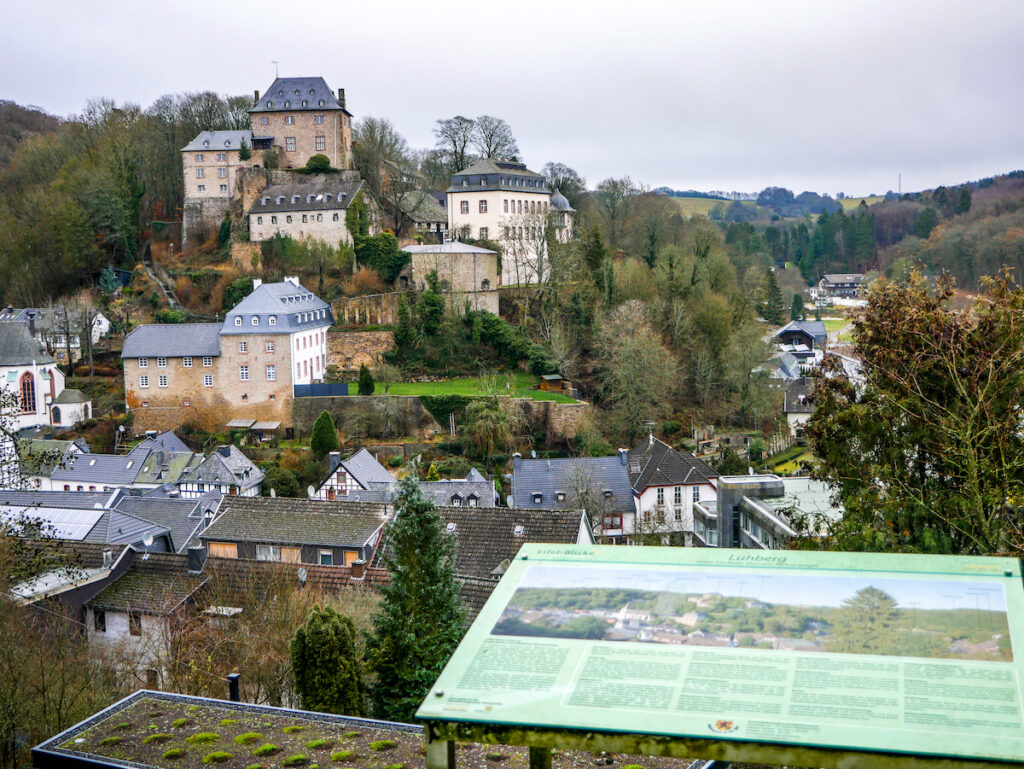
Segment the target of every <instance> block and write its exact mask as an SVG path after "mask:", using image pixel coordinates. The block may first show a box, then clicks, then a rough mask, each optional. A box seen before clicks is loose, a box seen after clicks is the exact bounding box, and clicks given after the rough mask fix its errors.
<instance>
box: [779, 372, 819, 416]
mask: <svg viewBox="0 0 1024 769" xmlns="http://www.w3.org/2000/svg"><path fill="white" fill-rule="evenodd" d="M812 390H813V383H812V381H811V380H810V379H809V378H808V377H801V378H800V379H797V380H796V381H794V382H792V383H790V385H789V387H787V388H786V402H785V405H784V406H783V408H782V410H783V412H784V413H786V414H811V413H813V412H814V404H813V403H811V392H812Z"/></svg>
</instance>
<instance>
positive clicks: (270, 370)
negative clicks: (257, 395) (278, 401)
mask: <svg viewBox="0 0 1024 769" xmlns="http://www.w3.org/2000/svg"><path fill="white" fill-rule="evenodd" d="M267 381H268V382H275V381H277V366H267Z"/></svg>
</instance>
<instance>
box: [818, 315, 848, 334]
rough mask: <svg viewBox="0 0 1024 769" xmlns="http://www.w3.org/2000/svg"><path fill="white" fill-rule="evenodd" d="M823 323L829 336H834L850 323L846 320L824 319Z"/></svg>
mask: <svg viewBox="0 0 1024 769" xmlns="http://www.w3.org/2000/svg"><path fill="white" fill-rule="evenodd" d="M823 322H824V324H825V330H826V331H827V332H828V333H830V334H834V333H836V332H837V331H838V330H839V329H841V328H842V327H843V326H845V325H846V324H847V323H849V322H850V321H848V320H847V319H846V318H824V319H823Z"/></svg>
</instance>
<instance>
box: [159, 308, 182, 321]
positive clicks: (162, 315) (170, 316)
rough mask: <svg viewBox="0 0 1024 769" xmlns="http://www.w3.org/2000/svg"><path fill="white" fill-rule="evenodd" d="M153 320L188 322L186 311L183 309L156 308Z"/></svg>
mask: <svg viewBox="0 0 1024 769" xmlns="http://www.w3.org/2000/svg"><path fill="white" fill-rule="evenodd" d="M153 320H155V321H156V322H157V323H188V313H187V312H185V311H184V310H157V311H156V314H154V316H153Z"/></svg>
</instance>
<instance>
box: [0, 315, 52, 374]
mask: <svg viewBox="0 0 1024 769" xmlns="http://www.w3.org/2000/svg"><path fill="white" fill-rule="evenodd" d="M33 362H35V363H36V364H38V365H40V366H42V365H45V364H49V363H53V362H54V360H53V356H52V355H50V354H49V353H48V352H46V350H45V349H43V346H42V345H41V344H39V342H38V341H37V340H36V339H35V338H34V337H33V336H32V334H31V333H29V330H28V326H25V325H23V324H21V323H0V366H24V365H31V364H32V363H33Z"/></svg>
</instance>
